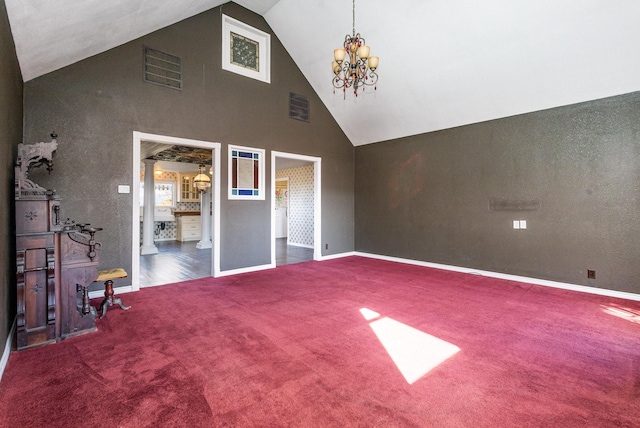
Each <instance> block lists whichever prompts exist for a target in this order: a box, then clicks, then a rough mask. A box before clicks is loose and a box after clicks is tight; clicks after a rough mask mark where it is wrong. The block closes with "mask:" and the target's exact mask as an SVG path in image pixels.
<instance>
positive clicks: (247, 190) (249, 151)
mask: <svg viewBox="0 0 640 428" xmlns="http://www.w3.org/2000/svg"><path fill="white" fill-rule="evenodd" d="M264 198H265V195H264V150H262V149H253V148H249V147H240V146H229V199H262V200H264Z"/></svg>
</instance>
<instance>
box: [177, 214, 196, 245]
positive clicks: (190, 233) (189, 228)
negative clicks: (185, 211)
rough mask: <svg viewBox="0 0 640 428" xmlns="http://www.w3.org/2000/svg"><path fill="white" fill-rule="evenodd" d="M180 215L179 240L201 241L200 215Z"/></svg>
mask: <svg viewBox="0 0 640 428" xmlns="http://www.w3.org/2000/svg"><path fill="white" fill-rule="evenodd" d="M177 217H178V241H181V242H184V241H199V240H200V236H201V234H202V233H201V230H200V216H199V215H181V216H177Z"/></svg>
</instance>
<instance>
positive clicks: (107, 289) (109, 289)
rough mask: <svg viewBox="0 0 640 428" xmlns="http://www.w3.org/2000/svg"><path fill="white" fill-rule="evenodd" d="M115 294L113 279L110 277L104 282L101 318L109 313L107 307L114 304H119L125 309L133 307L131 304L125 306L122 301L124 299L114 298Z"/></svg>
mask: <svg viewBox="0 0 640 428" xmlns="http://www.w3.org/2000/svg"><path fill="white" fill-rule="evenodd" d="M113 295H114V292H113V281H112V280H110V279H108V280H106V281H105V283H104V299H103V300H102V303H100V310H101V311H102V315H100V318H101V319H102V318H104V317H105V315H107V308H109V306H111V305H113V304H117V305H119V306H120V307H121V308H122V309H123V310H125V311H128V310H129V309H131V306H125V305H124V304H123V303H122V299H120V298H114V297H113Z"/></svg>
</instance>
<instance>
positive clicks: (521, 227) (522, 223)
mask: <svg viewBox="0 0 640 428" xmlns="http://www.w3.org/2000/svg"><path fill="white" fill-rule="evenodd" d="M526 228H527V220H520V229H526Z"/></svg>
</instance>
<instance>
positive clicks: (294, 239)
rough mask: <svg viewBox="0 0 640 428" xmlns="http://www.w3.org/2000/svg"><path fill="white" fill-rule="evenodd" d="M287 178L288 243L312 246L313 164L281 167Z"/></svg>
mask: <svg viewBox="0 0 640 428" xmlns="http://www.w3.org/2000/svg"><path fill="white" fill-rule="evenodd" d="M276 178H288V179H289V237H288V238H289V239H288V243H289V244H294V245H296V244H297V245H303V246H309V247H313V197H314V191H313V165H305V166H300V167H296V168H287V169H282V170H279V171H277V172H276Z"/></svg>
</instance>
